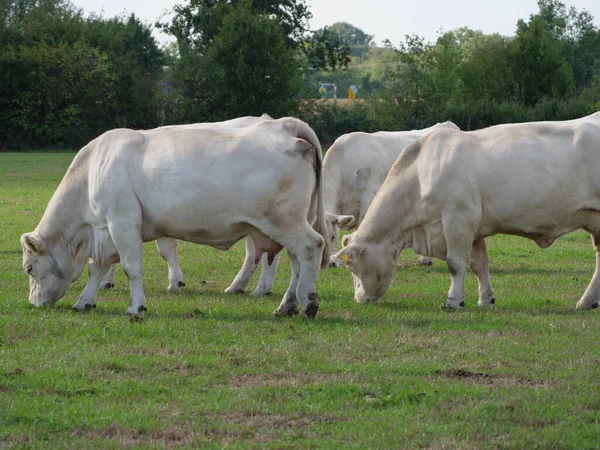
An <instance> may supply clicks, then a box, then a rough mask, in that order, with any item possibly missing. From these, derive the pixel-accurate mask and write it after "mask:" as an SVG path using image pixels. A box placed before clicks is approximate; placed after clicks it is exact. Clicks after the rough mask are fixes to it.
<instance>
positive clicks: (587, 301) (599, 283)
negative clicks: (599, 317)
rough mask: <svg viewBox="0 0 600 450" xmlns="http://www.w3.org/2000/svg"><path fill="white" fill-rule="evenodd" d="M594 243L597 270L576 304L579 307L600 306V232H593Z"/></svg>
mask: <svg viewBox="0 0 600 450" xmlns="http://www.w3.org/2000/svg"><path fill="white" fill-rule="evenodd" d="M592 244H593V245H594V250H595V251H596V270H595V271H594V275H592V280H591V281H590V284H589V285H588V287H587V288H586V290H585V292H584V293H583V297H581V299H580V300H579V301H578V302H577V305H576V306H575V307H576V308H577V309H593V308H597V307H598V302H599V300H600V233H597V234H592Z"/></svg>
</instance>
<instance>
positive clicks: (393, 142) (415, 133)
mask: <svg viewBox="0 0 600 450" xmlns="http://www.w3.org/2000/svg"><path fill="white" fill-rule="evenodd" d="M439 128H449V129H453V130H458V127H457V126H456V125H454V124H453V123H452V122H450V121H448V122H443V123H438V124H436V125H434V126H432V127H429V128H425V129H423V130H412V131H378V132H377V133H371V134H369V133H360V132H359V133H349V134H345V135H343V136H341V137H339V138H338V139H336V141H335V142H334V143H333V145H332V146H331V147H330V148H329V150H327V154H326V155H325V159H324V160H323V183H324V184H325V193H324V195H325V211H326V212H327V233H328V234H329V239H330V243H329V245H330V247H331V248H332V249H333V251H334V252H335V251H337V248H338V236H339V234H340V229H344V230H353V229H355V228H356V227H358V226H359V225H360V224H361V223H362V221H363V219H364V217H365V214H366V213H367V209H368V208H369V206H370V205H371V202H372V201H373V198H375V194H377V191H378V190H379V188H380V187H381V185H382V184H383V181H384V180H385V177H387V174H388V172H389V171H390V169H391V168H392V166H393V165H394V163H395V162H396V160H397V159H398V156H399V155H400V153H401V152H402V150H403V149H404V147H406V146H407V145H408V144H410V143H411V142H413V141H415V140H416V139H419V138H421V137H423V136H426V135H428V134H429V133H431V132H432V131H433V130H437V129H439ZM419 263H420V264H424V265H430V264H433V261H432V260H431V258H429V257H421V258H420V259H419ZM333 265H336V263H335V261H333Z"/></svg>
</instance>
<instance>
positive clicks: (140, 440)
mask: <svg viewBox="0 0 600 450" xmlns="http://www.w3.org/2000/svg"><path fill="white" fill-rule="evenodd" d="M71 436H72V437H74V438H85V439H92V440H112V441H116V442H117V443H118V444H119V446H121V447H126V446H127V447H129V446H133V445H142V446H153V447H160V448H174V447H181V446H187V445H190V444H191V443H192V442H193V441H194V439H195V438H196V433H194V432H190V431H184V430H181V429H177V428H174V429H165V430H156V431H151V432H149V433H147V434H146V433H142V432H141V431H139V430H135V429H133V428H121V427H118V426H116V425H109V426H108V427H104V428H94V429H89V428H80V429H78V430H77V431H74V432H73V433H72V434H71Z"/></svg>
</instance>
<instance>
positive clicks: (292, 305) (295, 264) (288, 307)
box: [273, 250, 300, 316]
mask: <svg viewBox="0 0 600 450" xmlns="http://www.w3.org/2000/svg"><path fill="white" fill-rule="evenodd" d="M287 253H288V257H289V258H290V267H291V269H292V277H291V279H290V285H289V286H288V288H287V291H286V292H285V295H284V296H283V300H281V303H280V304H279V307H277V309H276V310H275V311H273V314H274V315H276V316H293V315H296V314H298V297H297V296H296V289H297V287H298V281H299V280H300V262H299V261H298V258H297V257H296V255H295V254H293V253H292V252H290V251H289V250H288V252H287Z"/></svg>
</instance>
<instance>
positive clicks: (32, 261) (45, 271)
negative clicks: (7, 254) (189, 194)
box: [21, 232, 75, 306]
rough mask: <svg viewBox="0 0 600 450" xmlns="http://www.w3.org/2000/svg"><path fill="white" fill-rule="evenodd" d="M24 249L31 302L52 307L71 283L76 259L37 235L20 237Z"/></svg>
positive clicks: (58, 246)
mask: <svg viewBox="0 0 600 450" xmlns="http://www.w3.org/2000/svg"><path fill="white" fill-rule="evenodd" d="M21 247H23V269H24V270H25V273H26V274H27V275H29V303H31V304H33V305H35V306H49V305H53V304H54V303H56V302H57V301H58V300H60V299H61V298H62V297H63V296H64V295H65V292H67V289H68V288H69V285H70V284H71V279H72V277H73V274H74V272H75V264H74V261H73V256H72V255H70V254H69V253H68V252H67V251H66V250H65V249H64V248H62V247H61V245H58V244H56V243H55V244H50V243H48V242H46V241H45V240H44V239H43V238H42V237H41V236H39V235H38V234H36V233H35V232H33V233H26V234H24V235H23V236H21Z"/></svg>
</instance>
